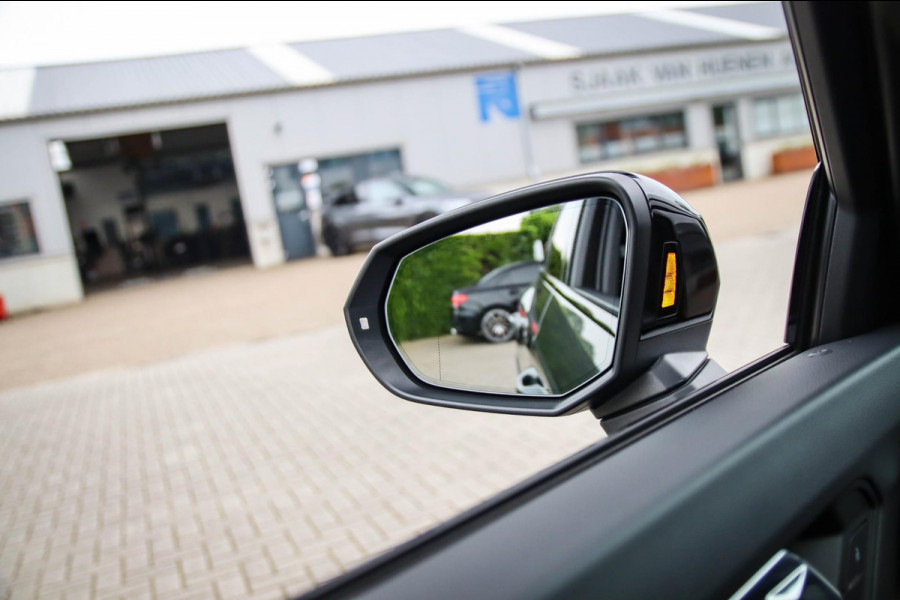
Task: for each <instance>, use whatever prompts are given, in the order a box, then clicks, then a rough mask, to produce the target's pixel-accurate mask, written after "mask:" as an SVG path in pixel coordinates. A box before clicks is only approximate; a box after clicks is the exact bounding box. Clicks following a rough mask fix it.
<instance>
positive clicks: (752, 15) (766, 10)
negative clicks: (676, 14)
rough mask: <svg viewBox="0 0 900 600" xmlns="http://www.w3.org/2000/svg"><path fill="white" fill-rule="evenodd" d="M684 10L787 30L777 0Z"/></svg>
mask: <svg viewBox="0 0 900 600" xmlns="http://www.w3.org/2000/svg"><path fill="white" fill-rule="evenodd" d="M685 12H693V13H698V14H701V15H709V16H710V17H721V18H723V19H734V20H735V21H743V22H745V23H753V24H754V25H763V26H765V27H772V28H774V29H780V30H782V31H784V32H787V23H785V22H784V10H783V9H782V8H781V4H780V3H778V2H770V3H766V4H734V5H730V6H708V7H705V8H691V9H688V10H686V11H685Z"/></svg>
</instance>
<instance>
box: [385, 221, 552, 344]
mask: <svg viewBox="0 0 900 600" xmlns="http://www.w3.org/2000/svg"><path fill="white" fill-rule="evenodd" d="M556 214H557V211H556V210H543V211H538V212H535V213H532V214H530V215H528V216H526V217H524V218H523V219H522V224H521V228H520V230H519V231H511V232H505V233H484V234H471V235H455V236H452V237H449V238H445V239H443V240H439V241H437V242H435V243H433V244H430V245H429V246H426V247H425V248H422V249H421V250H418V251H416V252H415V253H413V254H411V255H409V256H408V257H406V258H405V259H403V261H402V262H401V263H400V268H399V269H398V270H397V275H396V276H395V277H394V283H393V285H392V286H391V290H390V293H389V295H388V303H387V314H388V321H389V324H390V330H391V335H392V336H393V337H394V340H395V341H397V342H402V341H407V340H414V339H419V338H427V337H435V336H438V335H448V334H449V333H450V328H451V326H452V307H451V306H450V296H451V294H452V293H453V290H455V289H459V288H463V287H467V286H470V285H473V284H475V283H477V282H478V280H479V279H481V278H482V277H483V276H484V275H486V274H487V273H489V272H491V271H493V270H494V269H496V268H497V267H501V266H503V265H507V264H509V263H513V262H516V261H520V260H532V253H533V244H534V241H535V240H541V242H542V243H546V241H547V238H548V237H549V235H550V230H551V228H552V227H553V223H554V221H555V220H556Z"/></svg>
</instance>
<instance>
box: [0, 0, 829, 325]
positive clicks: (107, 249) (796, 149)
mask: <svg viewBox="0 0 900 600" xmlns="http://www.w3.org/2000/svg"><path fill="white" fill-rule="evenodd" d="M811 143H812V142H811V138H810V135H809V131H808V125H807V122H806V115H805V110H804V107H803V103H802V99H801V96H800V89H799V82H798V77H797V73H796V68H795V65H794V61H793V55H792V52H791V48H790V44H789V42H788V40H787V31H786V28H785V24H784V18H783V15H782V12H781V7H780V5H779V4H772V3H764V4H744V5H731V6H723V7H709V8H702V9H692V10H678V11H664V12H660V13H645V14H640V15H609V16H596V17H586V18H581V19H560V20H552V21H540V22H528V23H512V24H504V25H492V26H485V27H478V28H469V29H462V30H460V29H447V30H437V31H425V32H417V33H402V34H391V35H383V36H372V37H366V38H352V39H341V40H330V41H317V42H303V43H297V44H285V45H274V46H270V47H264V48H240V49H232V50H223V51H211V52H204V53H195V54H186V55H175V56H163V57H154V58H143V59H131V60H119V61H109V62H98V63H90V64H76V65H60V66H45V67H38V68H25V69H12V70H5V71H0V156H2V157H3V160H2V161H0V294H2V295H3V297H4V298H5V301H6V305H7V308H8V309H9V310H10V311H11V312H16V311H22V310H28V309H33V308H39V307H45V306H50V305H55V304H62V303H67V302H73V301H78V300H80V299H81V298H82V297H83V294H84V289H85V285H88V286H89V287H90V286H92V285H94V284H95V283H96V284H97V285H100V284H102V282H103V281H117V280H118V281H121V280H123V279H127V278H128V277H133V276H135V274H140V273H141V272H143V271H144V270H149V271H152V270H153V269H155V268H164V267H165V268H179V267H189V266H191V265H196V264H208V263H215V262H221V261H234V260H242V257H244V258H243V260H251V259H252V261H253V263H254V264H255V265H256V266H258V267H269V266H272V265H278V264H280V263H282V262H284V261H285V260H289V259H291V258H296V257H302V256H306V255H309V254H311V253H313V252H314V251H315V246H314V244H313V243H312V242H311V235H312V234H311V230H310V229H309V225H308V214H309V212H308V208H309V207H310V206H312V207H313V208H315V206H316V204H317V200H318V198H320V197H321V194H322V193H325V195H326V196H327V192H328V191H329V190H330V189H332V188H336V187H338V186H340V185H343V184H346V183H347V182H352V181H355V180H358V179H360V178H363V177H366V176H371V175H377V174H383V173H386V172H389V171H393V170H403V171H405V172H409V173H414V174H420V175H428V176H433V177H435V178H438V179H443V180H445V181H447V182H449V183H450V184H453V185H456V186H460V187H474V186H479V187H483V186H485V185H488V184H491V183H495V182H502V181H509V182H515V181H526V180H527V179H529V178H531V179H534V178H538V177H550V176H557V175H563V174H568V173H575V172H582V171H588V170H598V169H604V168H610V167H615V168H619V169H628V170H635V171H640V172H645V173H648V174H655V175H657V176H658V177H660V178H661V179H663V180H664V181H667V182H669V183H670V184H671V185H673V187H676V188H682V189H683V188H686V187H693V186H698V185H706V184H712V183H715V182H717V181H721V180H729V179H736V178H741V177H744V178H754V177H761V176H765V175H768V174H769V173H771V172H772V171H773V169H775V170H783V169H789V168H792V166H803V165H805V164H808V163H809V161H810V160H811V158H810V157H811V156H812V154H811V149H810V148H811ZM779 161H781V162H780V163H779ZM779 165H780V166H779Z"/></svg>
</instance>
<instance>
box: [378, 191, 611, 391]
mask: <svg viewBox="0 0 900 600" xmlns="http://www.w3.org/2000/svg"><path fill="white" fill-rule="evenodd" d="M626 241H627V235H626V227H625V218H624V215H623V214H622V209H621V207H620V206H619V204H618V203H616V202H615V201H613V200H609V199H606V198H590V199H584V200H575V201H571V202H565V203H562V204H557V205H554V206H551V207H548V208H543V209H540V210H536V211H532V212H527V213H521V214H517V215H513V216H511V217H506V218H504V219H500V220H497V221H493V222H490V223H487V224H484V225H480V226H478V227H475V228H473V229H469V230H467V231H464V232H462V233H459V234H456V235H453V236H450V237H447V238H444V239H441V240H438V241H437V242H434V243H433V244H430V245H428V246H426V247H424V248H421V249H419V250H417V251H415V252H413V253H411V254H409V255H408V256H406V257H404V258H403V260H402V261H401V262H400V266H399V267H398V269H397V272H396V274H395V275H394V280H393V282H392V283H391V287H390V290H389V292H388V301H387V308H386V311H387V324H388V329H389V331H390V333H391V338H392V340H393V342H394V344H395V345H396V347H397V349H398V351H399V352H400V355H401V356H402V357H403V359H404V361H405V362H406V364H407V366H408V367H409V368H410V369H411V370H412V371H413V372H414V373H415V374H416V375H417V376H418V377H419V378H421V379H422V380H423V381H426V382H428V383H431V384H434V385H439V386H443V387H450V388H457V389H466V390H477V391H482V392H496V393H506V394H523V395H548V394H550V395H560V394H565V393H568V392H570V391H572V390H574V389H575V388H577V387H579V386H580V385H582V384H583V383H585V382H587V381H588V380H590V379H592V378H594V377H595V376H597V375H599V374H600V373H603V372H604V371H606V370H608V369H609V368H610V366H611V365H612V359H613V350H614V348H615V341H616V330H617V324H618V318H619V299H620V296H621V294H622V281H623V277H624V272H625V247H626Z"/></svg>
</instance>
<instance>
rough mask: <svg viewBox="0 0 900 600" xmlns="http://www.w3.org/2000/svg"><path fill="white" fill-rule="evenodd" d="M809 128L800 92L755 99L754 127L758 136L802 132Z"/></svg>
mask: <svg viewBox="0 0 900 600" xmlns="http://www.w3.org/2000/svg"><path fill="white" fill-rule="evenodd" d="M808 128H809V123H808V121H807V119H806V107H805V106H804V105H803V97H802V96H801V95H800V94H786V95H782V96H772V97H768V98H757V99H755V100H754V101H753V129H754V131H755V133H756V135H757V136H758V137H770V136H773V135H784V134H789V133H800V132H802V131H805V130H807V129H808Z"/></svg>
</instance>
